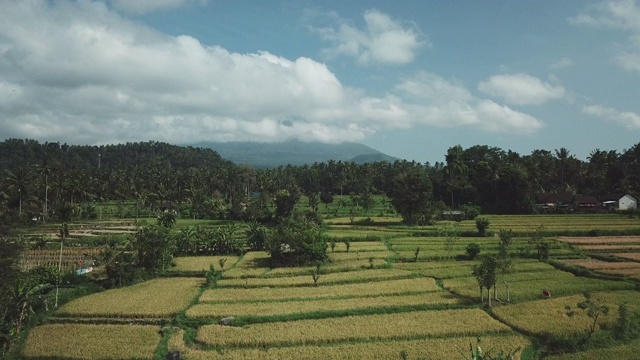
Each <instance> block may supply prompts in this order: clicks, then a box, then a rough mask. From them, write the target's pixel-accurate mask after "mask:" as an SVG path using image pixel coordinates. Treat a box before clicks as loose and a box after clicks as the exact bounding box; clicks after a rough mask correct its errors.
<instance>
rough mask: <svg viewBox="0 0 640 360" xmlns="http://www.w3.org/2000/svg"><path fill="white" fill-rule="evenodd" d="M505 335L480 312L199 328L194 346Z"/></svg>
mask: <svg viewBox="0 0 640 360" xmlns="http://www.w3.org/2000/svg"><path fill="white" fill-rule="evenodd" d="M509 331H510V328H509V327H508V326H506V325H504V324H502V323H500V322H498V321H496V320H494V319H493V318H491V317H490V316H489V315H487V313H485V312H484V311H482V310H480V309H460V310H432V311H416V312H409V313H398V314H379V315H363V316H346V317H339V318H327V319H319V320H296V321H286V322H272V323H260V324H253V325H249V326H244V327H232V326H221V325H204V326H202V327H200V329H199V330H198V335H197V340H198V341H199V342H201V343H203V344H207V345H211V346H216V347H244V346H246V347H249V346H253V347H255V346H260V347H269V346H280V345H288V346H289V345H315V344H323V343H332V342H344V341H364V340H373V339H376V340H396V339H407V338H411V337H426V336H464V335H473V334H480V333H495V332H509Z"/></svg>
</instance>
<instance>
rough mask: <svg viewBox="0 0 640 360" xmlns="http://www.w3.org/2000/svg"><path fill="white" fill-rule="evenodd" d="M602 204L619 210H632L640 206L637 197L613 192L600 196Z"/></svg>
mask: <svg viewBox="0 0 640 360" xmlns="http://www.w3.org/2000/svg"><path fill="white" fill-rule="evenodd" d="M598 200H600V201H601V202H602V206H604V207H605V208H608V209H614V210H618V211H632V210H636V209H637V208H638V201H637V200H636V198H635V197H633V196H631V195H629V194H624V193H613V194H606V195H603V196H600V197H599V198H598Z"/></svg>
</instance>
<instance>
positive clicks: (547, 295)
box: [542, 290, 551, 299]
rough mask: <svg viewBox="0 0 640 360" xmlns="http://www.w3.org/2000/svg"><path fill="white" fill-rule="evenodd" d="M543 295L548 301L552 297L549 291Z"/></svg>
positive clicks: (545, 291)
mask: <svg viewBox="0 0 640 360" xmlns="http://www.w3.org/2000/svg"><path fill="white" fill-rule="evenodd" d="M542 295H544V298H545V299H548V298H550V297H551V292H550V291H549V290H542Z"/></svg>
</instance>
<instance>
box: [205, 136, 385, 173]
mask: <svg viewBox="0 0 640 360" xmlns="http://www.w3.org/2000/svg"><path fill="white" fill-rule="evenodd" d="M193 146H196V147H203V148H210V149H213V150H214V151H216V152H217V153H218V154H220V156H221V157H222V158H224V159H227V160H230V161H232V162H234V163H236V164H247V165H251V166H252V167H257V168H270V167H278V166H281V165H282V166H286V165H304V164H309V165H311V164H313V163H315V162H327V161H329V160H335V161H340V160H341V161H353V162H355V163H358V164H362V163H366V162H375V161H389V162H393V161H395V160H398V159H397V158H394V157H392V156H389V155H387V154H384V153H382V152H380V151H378V150H375V149H372V148H370V147H368V146H365V145H362V144H358V143H352V142H344V143H341V144H325V143H321V142H308V143H307V142H303V141H299V140H290V141H286V142H280V143H258V142H226V143H219V142H200V143H196V144H193Z"/></svg>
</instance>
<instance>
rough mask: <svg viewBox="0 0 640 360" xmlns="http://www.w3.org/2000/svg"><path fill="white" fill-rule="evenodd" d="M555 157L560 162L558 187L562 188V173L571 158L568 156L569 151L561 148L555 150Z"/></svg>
mask: <svg viewBox="0 0 640 360" xmlns="http://www.w3.org/2000/svg"><path fill="white" fill-rule="evenodd" d="M556 157H557V158H558V161H559V162H560V185H561V186H562V187H563V188H564V171H565V169H566V167H567V161H568V160H569V158H570V157H571V156H569V150H567V148H564V147H561V148H560V149H556Z"/></svg>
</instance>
